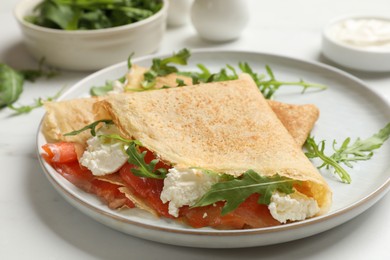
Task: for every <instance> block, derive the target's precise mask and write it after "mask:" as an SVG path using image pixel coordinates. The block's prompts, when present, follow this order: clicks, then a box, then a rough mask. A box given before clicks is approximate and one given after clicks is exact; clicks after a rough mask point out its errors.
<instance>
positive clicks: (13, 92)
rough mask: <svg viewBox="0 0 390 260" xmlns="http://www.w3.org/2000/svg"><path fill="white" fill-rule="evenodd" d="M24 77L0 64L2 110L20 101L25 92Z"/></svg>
mask: <svg viewBox="0 0 390 260" xmlns="http://www.w3.org/2000/svg"><path fill="white" fill-rule="evenodd" d="M23 83H24V77H23V75H22V74H20V73H19V72H18V71H16V70H14V69H12V68H11V67H9V66H7V65H6V64H2V63H0V108H2V107H5V106H9V105H11V104H12V103H14V102H15V101H16V100H18V98H19V96H20V94H21V93H22V92H23Z"/></svg>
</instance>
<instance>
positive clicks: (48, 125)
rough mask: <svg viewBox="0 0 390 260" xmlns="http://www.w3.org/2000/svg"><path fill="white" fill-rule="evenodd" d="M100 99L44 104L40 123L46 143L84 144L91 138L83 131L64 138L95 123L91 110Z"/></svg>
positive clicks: (81, 99)
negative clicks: (43, 114)
mask: <svg viewBox="0 0 390 260" xmlns="http://www.w3.org/2000/svg"><path fill="white" fill-rule="evenodd" d="M99 100H102V98H100V97H92V98H79V99H72V100H67V101H61V102H45V104H44V107H45V110H46V114H45V117H44V118H43V121H42V133H43V134H44V136H45V138H46V140H47V141H48V142H59V141H66V142H75V143H79V144H85V142H86V140H87V139H88V138H90V137H91V135H90V134H89V132H87V131H85V132H82V133H80V134H78V135H74V136H64V134H66V133H69V132H71V131H74V130H78V129H81V128H83V127H84V126H86V125H89V124H91V123H92V122H95V121H96V115H95V113H94V112H93V110H92V107H93V104H94V103H95V102H96V101H99Z"/></svg>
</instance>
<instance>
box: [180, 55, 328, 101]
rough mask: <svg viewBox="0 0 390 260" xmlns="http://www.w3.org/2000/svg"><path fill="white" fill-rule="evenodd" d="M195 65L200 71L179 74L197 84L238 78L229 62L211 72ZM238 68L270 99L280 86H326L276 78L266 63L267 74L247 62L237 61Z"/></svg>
mask: <svg viewBox="0 0 390 260" xmlns="http://www.w3.org/2000/svg"><path fill="white" fill-rule="evenodd" d="M197 67H198V68H199V69H200V72H180V73H179V74H182V75H185V76H189V77H191V78H192V80H193V84H198V83H200V82H204V83H207V82H218V81H227V80H235V79H238V73H237V71H236V69H235V68H234V67H233V66H231V65H229V64H227V65H226V68H222V69H221V70H220V71H219V72H217V73H211V72H210V70H209V69H208V68H207V67H206V66H205V65H203V64H198V65H197ZM238 68H239V69H240V70H241V72H243V73H247V74H249V75H250V76H251V77H252V79H253V80H254V82H255V83H256V85H257V87H258V88H259V90H260V92H261V93H262V94H263V96H264V97H265V98H266V99H272V98H273V97H274V95H275V92H276V91H277V90H278V89H279V88H280V87H281V86H300V87H302V88H303V89H302V93H304V92H305V91H306V90H307V89H309V88H316V89H318V90H324V89H326V88H327V87H326V86H325V85H322V84H318V83H310V82H306V81H304V80H303V79H301V80H299V81H280V80H277V79H276V77H275V75H274V73H273V71H272V69H271V67H270V66H268V65H266V66H265V69H266V72H267V75H265V74H258V73H256V72H254V70H253V69H252V67H251V66H250V65H249V63H247V62H239V63H238ZM267 76H268V78H267Z"/></svg>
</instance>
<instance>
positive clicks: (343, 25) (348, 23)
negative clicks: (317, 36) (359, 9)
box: [328, 18, 390, 51]
mask: <svg viewBox="0 0 390 260" xmlns="http://www.w3.org/2000/svg"><path fill="white" fill-rule="evenodd" d="M328 35H329V36H330V37H331V38H333V39H334V40H335V41H338V42H340V43H343V44H346V45H349V46H352V47H356V48H361V49H366V50H372V51H390V20H385V19H378V18H350V19H345V20H342V21H340V22H338V23H335V24H334V25H333V26H331V27H330V28H329V31H328Z"/></svg>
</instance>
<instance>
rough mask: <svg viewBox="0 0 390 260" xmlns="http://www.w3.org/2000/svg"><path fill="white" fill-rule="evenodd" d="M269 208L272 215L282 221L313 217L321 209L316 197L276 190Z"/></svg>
mask: <svg viewBox="0 0 390 260" xmlns="http://www.w3.org/2000/svg"><path fill="white" fill-rule="evenodd" d="M268 209H269V211H270V213H271V215H272V217H273V218H274V219H276V220H278V221H279V222H280V223H286V222H287V221H288V220H291V221H299V220H304V219H306V218H310V217H313V216H314V215H316V214H317V213H318V212H319V211H320V208H319V207H318V205H317V202H316V201H315V200H314V199H312V198H309V197H307V196H305V195H304V194H302V193H299V192H294V193H292V194H288V195H286V194H282V193H279V192H275V193H274V194H273V195H272V197H271V203H270V204H269V205H268Z"/></svg>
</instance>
